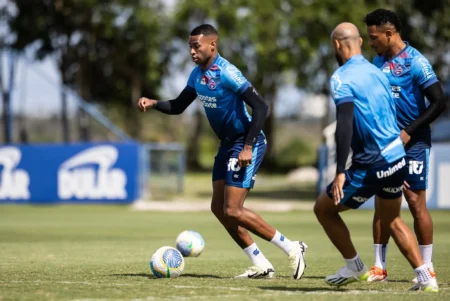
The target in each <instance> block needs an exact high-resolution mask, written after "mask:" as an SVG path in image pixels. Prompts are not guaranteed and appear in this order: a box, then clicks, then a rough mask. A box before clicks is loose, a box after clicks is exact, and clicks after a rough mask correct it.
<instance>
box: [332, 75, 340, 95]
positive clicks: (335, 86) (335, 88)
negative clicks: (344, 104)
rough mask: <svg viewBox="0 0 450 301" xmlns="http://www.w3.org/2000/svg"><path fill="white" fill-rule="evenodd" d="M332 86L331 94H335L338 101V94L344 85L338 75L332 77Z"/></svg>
mask: <svg viewBox="0 0 450 301" xmlns="http://www.w3.org/2000/svg"><path fill="white" fill-rule="evenodd" d="M330 85H331V93H332V94H333V98H334V99H337V98H338V93H337V92H338V91H339V88H340V87H341V85H342V82H341V78H340V77H339V75H338V74H334V75H333V76H332V77H331V83H330Z"/></svg>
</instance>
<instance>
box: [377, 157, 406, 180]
mask: <svg viewBox="0 0 450 301" xmlns="http://www.w3.org/2000/svg"><path fill="white" fill-rule="evenodd" d="M404 166H406V162H405V159H402V161H400V162H398V163H397V164H395V165H394V166H391V167H389V168H388V169H386V170H379V171H377V178H378V179H382V178H387V177H389V176H391V175H393V174H394V173H396V172H397V171H399V170H400V169H402V168H403V167H404Z"/></svg>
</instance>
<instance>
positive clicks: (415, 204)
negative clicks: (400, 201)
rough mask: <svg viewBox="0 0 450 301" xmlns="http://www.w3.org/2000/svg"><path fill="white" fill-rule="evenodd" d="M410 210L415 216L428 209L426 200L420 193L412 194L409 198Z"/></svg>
mask: <svg viewBox="0 0 450 301" xmlns="http://www.w3.org/2000/svg"><path fill="white" fill-rule="evenodd" d="M407 201H408V207H409V211H411V214H412V215H413V217H414V218H416V217H418V216H419V217H420V216H421V215H422V214H423V213H425V212H426V211H427V207H426V205H425V200H423V199H421V198H420V197H419V196H418V195H412V196H409V197H408V198H407Z"/></svg>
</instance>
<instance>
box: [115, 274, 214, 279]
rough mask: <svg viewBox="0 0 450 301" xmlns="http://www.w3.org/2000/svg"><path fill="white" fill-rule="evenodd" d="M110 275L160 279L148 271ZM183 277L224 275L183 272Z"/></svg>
mask: <svg viewBox="0 0 450 301" xmlns="http://www.w3.org/2000/svg"><path fill="white" fill-rule="evenodd" d="M109 276H115V277H117V276H119V277H144V278H148V279H160V278H157V277H155V276H154V275H153V274H150V273H148V274H146V273H140V274H112V275H109ZM181 277H183V278H186V277H191V278H216V279H222V278H223V277H220V276H217V275H210V274H182V275H181Z"/></svg>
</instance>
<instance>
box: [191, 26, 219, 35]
mask: <svg viewBox="0 0 450 301" xmlns="http://www.w3.org/2000/svg"><path fill="white" fill-rule="evenodd" d="M201 34H202V35H204V36H209V35H218V34H217V30H216V29H215V28H214V26H212V25H210V24H202V25H200V26H197V27H195V28H194V29H193V30H192V31H191V36H198V35H201Z"/></svg>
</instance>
